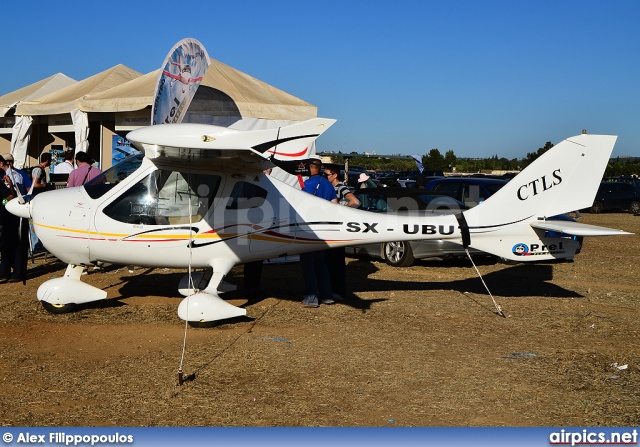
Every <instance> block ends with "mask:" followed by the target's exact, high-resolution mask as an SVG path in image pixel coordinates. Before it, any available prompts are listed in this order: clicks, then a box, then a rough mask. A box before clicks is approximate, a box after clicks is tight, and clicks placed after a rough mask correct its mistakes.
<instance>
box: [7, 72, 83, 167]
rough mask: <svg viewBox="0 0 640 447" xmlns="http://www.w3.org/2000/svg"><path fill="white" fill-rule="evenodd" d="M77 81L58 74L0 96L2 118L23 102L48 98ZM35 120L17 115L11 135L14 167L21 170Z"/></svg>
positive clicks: (25, 158)
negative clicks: (43, 97)
mask: <svg viewBox="0 0 640 447" xmlns="http://www.w3.org/2000/svg"><path fill="white" fill-rule="evenodd" d="M76 82H77V81H76V80H75V79H71V78H70V77H69V76H67V75H65V74H62V73H57V74H55V75H53V76H50V77H48V78H46V79H43V80H41V81H38V82H34V83H33V84H30V85H28V86H26V87H23V88H21V89H18V90H15V91H13V92H11V93H7V94H6V95H3V96H0V117H4V116H7V114H9V113H10V112H11V111H15V109H16V106H17V105H18V104H19V103H20V102H22V101H31V100H35V99H38V98H40V97H42V96H46V95H48V94H50V93H53V92H55V91H57V90H60V89H62V88H65V87H68V86H70V85H73V84H75V83H76ZM32 124H33V118H32V117H31V116H23V115H19V114H17V115H16V116H15V123H14V125H13V128H12V133H11V154H12V155H13V158H14V165H15V167H16V168H18V169H21V168H22V167H24V165H25V163H26V160H27V152H28V148H29V141H30V139H31V126H32Z"/></svg>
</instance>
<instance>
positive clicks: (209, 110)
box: [76, 59, 318, 126]
mask: <svg viewBox="0 0 640 447" xmlns="http://www.w3.org/2000/svg"><path fill="white" fill-rule="evenodd" d="M159 75H160V69H158V70H155V71H152V72H150V73H147V74H145V75H144V76H140V77H139V78H137V79H134V80H132V81H129V82H127V83H126V84H122V85H119V86H117V87H114V88H112V89H110V90H107V91H104V92H101V93H97V94H90V95H87V96H84V97H82V98H80V99H79V100H78V101H77V103H76V105H77V108H78V109H79V110H82V111H85V112H127V111H135V110H142V109H144V108H146V107H150V106H151V104H152V103H153V94H154V92H155V87H156V83H157V81H158V76H159ZM317 116H318V109H317V107H315V106H314V105H312V104H309V103H308V102H306V101H303V100H301V99H299V98H296V97H295V96H293V95H290V94H289V93H286V92H284V91H282V90H280V89H277V88H275V87H273V86H271V85H269V84H267V83H265V82H262V81H260V80H258V79H256V78H254V77H252V76H249V75H247V74H245V73H243V72H241V71H239V70H236V69H235V68H232V67H230V66H228V65H226V64H223V63H222V62H219V61H216V60H214V59H211V65H210V66H209V69H208V70H207V72H206V74H205V76H204V79H203V80H202V83H201V84H200V87H199V88H198V90H197V92H196V95H195V97H194V99H193V101H192V102H191V105H190V106H189V110H188V111H187V116H185V119H184V122H190V121H191V122H194V121H197V122H209V123H211V124H218V125H225V126H229V125H231V124H233V123H235V122H237V121H239V120H241V119H242V120H244V119H247V118H252V119H253V120H250V121H255V120H270V121H281V122H292V121H303V120H307V119H310V118H315V117H317ZM254 126H255V124H254Z"/></svg>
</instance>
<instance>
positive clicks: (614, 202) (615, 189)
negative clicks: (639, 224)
mask: <svg viewBox="0 0 640 447" xmlns="http://www.w3.org/2000/svg"><path fill="white" fill-rule="evenodd" d="M589 211H590V212H592V213H595V214H597V213H601V212H603V211H629V212H630V213H633V214H638V213H640V193H639V192H638V191H637V190H636V188H635V187H634V186H633V184H631V183H623V182H602V183H600V187H599V188H598V192H597V194H596V197H595V199H594V201H593V205H591V208H589Z"/></svg>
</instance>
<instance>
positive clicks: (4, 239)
mask: <svg viewBox="0 0 640 447" xmlns="http://www.w3.org/2000/svg"><path fill="white" fill-rule="evenodd" d="M0 168H2V169H0V173H2V177H3V178H2V181H0V197H1V198H2V205H1V206H0V225H1V231H2V234H1V235H0V244H1V246H2V248H1V250H0V251H1V253H2V260H0V279H1V280H3V281H9V282H19V281H21V278H22V255H21V253H20V234H19V233H20V218H19V217H18V216H14V215H13V214H11V213H10V212H8V211H7V210H6V209H5V205H6V204H7V202H9V201H10V200H11V199H13V198H15V197H17V192H16V190H15V186H14V184H13V180H12V179H11V177H10V176H8V175H7V174H6V171H7V169H8V168H9V166H8V165H7V164H6V163H5V160H4V158H3V157H0Z"/></svg>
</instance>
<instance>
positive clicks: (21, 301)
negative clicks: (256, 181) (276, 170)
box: [0, 213, 640, 426]
mask: <svg viewBox="0 0 640 447" xmlns="http://www.w3.org/2000/svg"><path fill="white" fill-rule="evenodd" d="M583 221H584V222H586V223H592V224H596V225H603V226H610V227H615V228H621V229H624V230H627V231H631V232H634V233H636V235H633V236H621V237H610V238H591V239H588V240H587V241H586V243H585V245H584V248H583V252H582V253H581V254H580V255H578V256H577V257H576V261H575V262H574V263H559V264H538V265H531V264H528V265H504V264H500V263H493V262H486V261H483V262H480V261H479V269H480V271H481V272H482V274H483V275H484V278H485V281H486V282H487V285H488V286H489V288H490V289H491V291H492V293H493V295H494V296H495V298H496V300H497V301H498V303H499V304H500V305H501V306H502V308H503V309H504V311H505V314H506V315H507V316H508V317H507V318H502V317H499V316H497V315H496V314H495V313H494V309H493V304H492V302H491V299H490V297H489V296H488V295H487V293H486V292H485V290H484V288H483V287H482V284H481V282H480V281H479V279H478V278H477V276H476V274H475V272H474V271H473V269H472V268H470V264H469V262H468V261H467V260H457V261H440V260H428V261H421V262H419V263H417V264H416V265H415V266H413V267H409V268H403V269H394V268H391V267H388V266H386V265H385V264H383V263H381V262H377V261H375V260H371V259H349V265H348V272H349V287H350V289H351V291H352V292H353V296H352V298H351V299H350V300H349V301H348V302H347V303H345V304H336V305H333V306H321V307H319V308H317V309H307V308H303V307H302V306H301V305H300V303H299V299H300V289H301V278H300V274H299V268H298V266H297V265H295V264H289V265H276V266H266V267H265V269H264V273H263V285H264V288H265V290H266V291H267V292H269V295H270V297H268V298H266V299H263V300H260V301H256V302H250V301H246V300H244V299H243V291H242V289H241V287H240V288H239V290H238V291H236V292H233V293H232V294H230V295H229V299H231V300H232V302H233V303H234V304H237V305H244V306H246V308H247V318H243V319H239V320H236V321H232V322H227V323H222V324H218V325H217V326H215V327H210V328H191V327H189V328H188V329H187V330H186V352H185V357H184V372H185V377H186V378H187V379H188V380H187V381H185V382H184V384H183V385H182V386H179V385H178V380H177V371H178V368H179V365H180V361H181V355H182V345H183V340H184V335H185V324H184V322H182V321H181V320H180V319H179V318H178V317H177V314H176V310H177V306H178V304H179V302H180V300H181V297H180V296H179V295H178V293H177V282H178V280H179V278H180V277H181V276H183V275H184V273H185V272H184V271H177V270H163V269H137V270H136V271H135V272H134V273H133V274H130V273H128V272H127V269H126V268H122V267H117V266H108V267H107V269H106V270H105V271H104V272H101V273H91V274H89V275H88V276H86V277H85V280H86V282H88V283H91V284H94V285H97V286H99V287H101V288H104V289H105V290H107V292H108V299H107V300H105V301H104V302H101V303H95V304H93V305H87V306H84V307H82V308H80V309H78V310H77V311H76V312H74V313H70V314H65V315H51V314H49V313H47V312H46V311H45V310H44V309H43V308H42V307H41V305H40V304H39V303H38V302H37V300H36V298H35V292H36V290H37V287H38V286H39V285H40V284H41V283H42V282H43V281H45V280H46V279H49V278H51V277H54V276H60V275H61V274H62V273H63V271H64V267H65V266H64V265H63V264H61V263H60V262H58V261H57V260H55V258H51V257H50V258H49V259H47V260H44V259H43V257H40V258H38V259H37V260H36V264H35V266H30V279H29V281H28V283H27V285H26V286H24V285H22V284H3V285H0V291H1V293H2V298H1V300H2V301H1V303H2V305H1V306H2V313H1V314H0V373H1V376H2V379H1V385H0V387H1V390H2V391H1V392H0V421H1V424H3V425H7V426H49V425H54V426H79V425H90V426H92V425H97V426H389V425H395V426H502V425H508V426H552V425H553V426H596V425H605V426H637V425H640V370H639V366H640V348H639V341H640V333H639V328H640V326H639V324H638V316H639V308H640V285H639V284H638V259H637V252H638V249H639V248H640V236H639V235H640V217H633V216H631V215H628V214H623V213H617V214H604V215H589V214H587V215H584V217H583ZM241 276H242V269H241V268H236V269H234V271H233V272H232V274H231V275H230V276H229V278H228V280H229V282H232V283H237V284H241V283H242V278H241ZM614 363H617V364H618V365H619V366H620V365H628V367H627V369H623V370H620V369H617V368H615V367H614V366H612V364H614Z"/></svg>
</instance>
